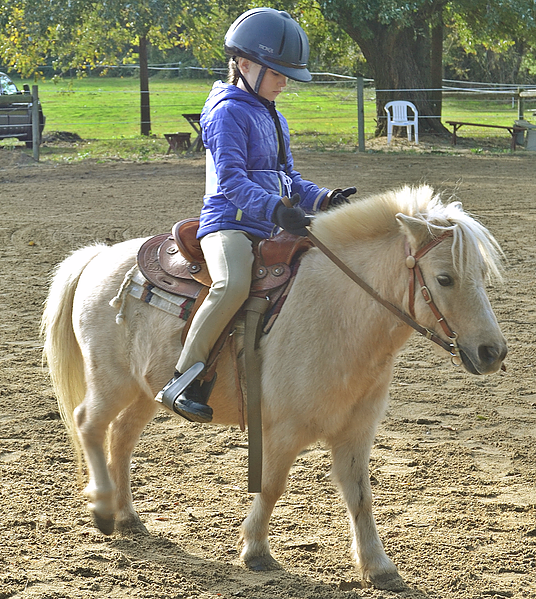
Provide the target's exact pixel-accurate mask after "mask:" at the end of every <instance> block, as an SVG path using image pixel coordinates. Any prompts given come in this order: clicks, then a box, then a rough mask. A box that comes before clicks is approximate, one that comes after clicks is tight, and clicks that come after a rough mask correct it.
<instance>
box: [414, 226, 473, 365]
mask: <svg viewBox="0 0 536 599" xmlns="http://www.w3.org/2000/svg"><path fill="white" fill-rule="evenodd" d="M452 235H453V233H452V230H448V231H445V233H443V235H440V236H439V237H435V238H434V239H432V241H430V242H429V243H428V244H426V245H425V246H424V247H422V248H421V249H420V250H419V251H417V252H416V253H415V254H412V253H411V248H410V246H409V242H408V240H407V239H406V243H405V248H406V266H407V267H408V269H409V271H410V275H409V313H410V315H411V316H412V318H415V282H416V280H417V281H418V282H419V285H420V286H421V293H422V296H423V298H424V301H425V302H426V303H427V304H428V306H429V307H430V310H432V313H433V314H434V316H435V318H436V320H437V322H438V323H439V326H440V327H441V328H442V329H443V332H444V333H445V335H446V336H447V337H448V338H449V341H450V350H449V353H450V355H451V360H452V363H453V364H454V365H456V366H460V365H461V364H462V359H461V356H460V348H459V347H458V341H457V340H458V334H457V333H455V332H454V331H453V330H452V329H451V328H450V327H449V325H448V324H447V321H446V320H445V318H444V316H443V315H442V314H441V312H440V311H439V309H438V307H437V306H436V304H435V302H434V299H433V297H432V294H431V293H430V290H429V289H428V287H427V286H426V283H425V282H424V277H423V274H422V271H421V268H420V266H419V260H420V259H421V258H422V257H423V256H425V255H426V254H427V253H428V252H429V251H430V250H431V249H432V248H435V247H436V246H437V245H439V244H440V243H441V242H442V241H443V240H444V239H446V238H447V237H452Z"/></svg>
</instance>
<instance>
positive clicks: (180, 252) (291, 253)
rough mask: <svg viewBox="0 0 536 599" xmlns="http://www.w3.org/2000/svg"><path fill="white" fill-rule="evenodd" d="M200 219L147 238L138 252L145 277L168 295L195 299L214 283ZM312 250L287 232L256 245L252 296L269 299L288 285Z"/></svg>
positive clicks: (305, 241)
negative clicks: (200, 236) (202, 242)
mask: <svg viewBox="0 0 536 599" xmlns="http://www.w3.org/2000/svg"><path fill="white" fill-rule="evenodd" d="M198 226H199V219H193V218H192V219H187V220H183V221H180V222H178V223H176V224H175V225H174V226H173V229H172V232H171V235H170V234H169V233H163V234H160V235H156V236H154V237H151V238H150V239H148V240H147V241H146V242H145V243H144V244H143V245H142V246H141V248H140V250H139V252H138V258H137V260H138V268H139V269H140V272H141V273H142V275H143V276H144V277H145V278H146V279H147V280H148V281H149V282H150V283H151V284H153V285H155V286H156V287H158V288H159V289H163V290H164V291H167V292H168V293H172V294H174V295H180V296H182V297H189V298H192V299H196V298H197V297H198V296H199V294H200V293H201V291H202V289H203V287H210V285H211V283H212V281H211V278H210V275H209V273H208V270H207V266H206V263H205V259H204V256H203V251H202V250H201V245H200V243H199V240H198V239H197V238H196V234H197V229H198ZM311 247H312V242H311V241H310V240H309V239H308V238H307V237H298V236H296V235H292V234H290V233H287V232H285V231H283V232H281V233H279V234H278V235H275V236H274V237H270V238H268V239H261V240H260V241H258V242H256V243H254V246H253V250H254V263H253V271H252V281H251V290H250V295H252V296H254V297H266V296H270V292H272V291H273V290H276V289H279V288H281V287H283V286H284V285H285V284H286V283H288V282H289V280H290V278H291V274H292V272H293V268H292V267H293V265H295V264H296V263H297V261H298V260H299V257H300V256H301V255H302V254H303V253H304V252H306V251H307V250H308V249H309V248H311Z"/></svg>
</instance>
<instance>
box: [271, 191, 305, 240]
mask: <svg viewBox="0 0 536 599" xmlns="http://www.w3.org/2000/svg"><path fill="white" fill-rule="evenodd" d="M299 201H300V196H299V194H297V193H295V194H294V195H293V196H292V198H291V200H290V203H291V204H292V208H287V206H285V204H283V202H279V203H278V204H277V205H276V207H275V208H274V211H273V213H272V221H273V222H274V223H275V224H276V225H277V226H278V227H281V228H282V229H285V231H288V232H289V233H292V234H293V235H302V236H306V235H307V229H306V228H305V227H307V226H308V225H310V224H311V219H310V218H309V217H308V216H306V215H305V212H304V211H303V210H302V209H301V208H300V207H299V206H297V204H298V203H299Z"/></svg>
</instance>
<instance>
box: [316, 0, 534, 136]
mask: <svg viewBox="0 0 536 599" xmlns="http://www.w3.org/2000/svg"><path fill="white" fill-rule="evenodd" d="M318 2H319V5H320V7H321V9H322V12H323V14H324V16H325V17H326V18H327V19H330V20H333V21H334V22H335V23H337V24H338V25H340V27H341V28H342V29H344V31H346V32H347V33H348V35H349V36H350V37H351V38H352V39H353V40H354V41H355V42H356V43H357V44H358V45H359V47H360V48H361V50H362V52H363V54H364V56H365V58H366V60H367V64H368V66H369V68H370V69H371V72H372V76H373V78H374V82H375V86H376V90H377V93H376V112H377V118H378V128H377V133H381V132H384V131H385V128H386V121H385V112H384V106H385V104H386V103H387V102H388V101H389V100H394V99H406V100H410V101H412V102H414V103H415V104H416V105H417V108H418V109H419V115H424V118H423V119H421V117H420V116H419V127H420V128H421V127H422V129H423V130H425V131H437V132H445V131H446V130H445V128H444V127H443V125H442V124H441V121H440V118H439V117H440V116H441V92H440V91H439V90H441V87H442V55H443V51H442V44H443V38H444V31H445V27H453V26H454V25H455V24H456V23H457V26H458V27H462V26H463V27H464V28H465V31H466V32H467V33H468V34H469V35H470V36H473V37H475V38H478V39H479V40H487V42H488V43H490V44H491V43H494V44H495V45H496V46H497V45H498V43H499V41H500V40H503V41H508V40H510V39H513V38H517V39H519V40H521V39H522V40H526V41H528V40H531V41H532V44H534V41H535V31H536V27H535V6H534V2H533V1H532V0H505V1H503V2H489V1H488V0H413V1H412V2H407V1H406V0H318Z"/></svg>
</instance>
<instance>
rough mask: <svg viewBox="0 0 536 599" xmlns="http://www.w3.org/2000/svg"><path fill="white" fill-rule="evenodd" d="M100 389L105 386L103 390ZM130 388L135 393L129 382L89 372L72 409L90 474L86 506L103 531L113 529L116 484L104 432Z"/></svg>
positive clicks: (110, 531)
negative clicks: (81, 396)
mask: <svg viewBox="0 0 536 599" xmlns="http://www.w3.org/2000/svg"><path fill="white" fill-rule="evenodd" d="M99 389H106V393H102V392H99ZM132 392H133V393H134V394H135V391H134V390H133V389H132V385H121V384H118V382H117V381H116V382H115V384H114V383H113V382H112V381H111V379H110V378H109V377H108V378H106V380H99V381H96V380H95V379H94V377H92V376H88V377H87V391H86V395H85V397H84V400H83V401H82V403H81V404H80V405H79V406H78V407H77V408H76V409H75V411H74V421H75V425H76V430H77V433H78V438H79V440H80V444H81V446H82V450H83V452H84V457H85V459H86V463H87V467H88V474H89V482H88V484H87V486H86V488H85V490H84V494H85V495H86V497H87V498H88V499H89V505H88V507H89V510H90V512H91V513H92V516H93V521H94V523H95V526H96V527H97V528H98V529H99V530H100V531H101V532H102V533H104V534H106V535H110V534H112V533H113V531H114V528H115V514H116V511H117V503H116V493H115V484H114V482H113V480H112V479H111V477H110V473H109V470H108V464H107V459H106V454H105V441H106V434H107V431H108V427H109V425H110V423H111V422H112V421H113V420H114V418H116V417H117V415H118V414H119V413H120V412H121V410H122V409H124V408H125V407H126V406H127V405H128V403H129V402H130V399H129V393H132ZM130 397H132V395H130Z"/></svg>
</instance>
